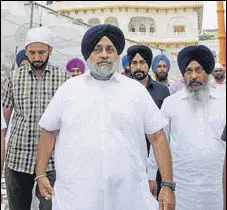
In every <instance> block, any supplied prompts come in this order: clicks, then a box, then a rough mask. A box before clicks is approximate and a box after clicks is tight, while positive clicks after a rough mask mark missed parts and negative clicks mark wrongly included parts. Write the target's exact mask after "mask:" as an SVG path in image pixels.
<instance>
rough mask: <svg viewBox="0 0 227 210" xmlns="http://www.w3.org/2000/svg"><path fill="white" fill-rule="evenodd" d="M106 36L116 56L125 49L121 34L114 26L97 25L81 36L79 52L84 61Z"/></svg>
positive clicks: (123, 38)
mask: <svg viewBox="0 0 227 210" xmlns="http://www.w3.org/2000/svg"><path fill="white" fill-rule="evenodd" d="M104 36H106V37H107V38H108V39H109V40H110V41H111V42H112V43H113V45H114V46H115V48H116V49H117V53H118V55H120V54H121V53H122V51H123V50H124V47H125V37H124V34H123V32H122V31H121V30H120V29H119V28H118V27H116V26H113V25H110V24H102V25H97V26H94V27H92V28H90V29H89V30H88V31H87V32H86V33H85V34H84V36H83V39H82V43H81V51H82V55H83V56H84V59H85V60H87V59H88V58H89V56H90V54H91V52H92V51H93V50H94V48H95V46H96V45H97V43H98V42H99V41H100V39H102V38H103V37H104Z"/></svg>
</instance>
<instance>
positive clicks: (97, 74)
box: [87, 58, 120, 80]
mask: <svg viewBox="0 0 227 210" xmlns="http://www.w3.org/2000/svg"><path fill="white" fill-rule="evenodd" d="M119 62H120V58H118V59H117V60H116V61H114V62H112V63H111V64H107V65H105V66H100V67H99V66H98V64H97V63H93V62H92V61H91V60H90V59H88V60H87V66H88V68H89V70H90V72H91V75H92V76H93V77H94V78H95V79H97V80H109V79H110V77H111V76H112V75H113V74H114V73H115V72H118V71H119Z"/></svg>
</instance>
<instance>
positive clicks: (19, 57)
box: [16, 49, 28, 67]
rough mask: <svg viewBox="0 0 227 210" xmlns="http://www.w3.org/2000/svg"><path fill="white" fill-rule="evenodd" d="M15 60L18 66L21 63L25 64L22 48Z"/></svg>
mask: <svg viewBox="0 0 227 210" xmlns="http://www.w3.org/2000/svg"><path fill="white" fill-rule="evenodd" d="M16 62H17V66H18V67H20V66H21V65H25V64H26V63H27V62H28V61H27V56H26V50H25V49H22V50H21V51H19V52H18V53H17V56H16Z"/></svg>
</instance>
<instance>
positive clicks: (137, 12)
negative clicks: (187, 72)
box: [47, 1, 203, 53]
mask: <svg viewBox="0 0 227 210" xmlns="http://www.w3.org/2000/svg"><path fill="white" fill-rule="evenodd" d="M47 6H48V7H51V8H52V9H54V10H57V11H59V12H63V13H64V14H66V15H69V16H71V17H74V18H77V19H80V20H81V21H83V22H84V23H87V24H89V25H98V24H104V23H109V24H113V25H116V26H118V27H119V28H121V29H122V30H123V32H124V34H125V37H126V38H127V39H128V40H133V41H136V42H138V43H143V44H147V45H150V46H152V47H156V48H163V49H165V50H168V51H169V52H174V53H177V52H178V51H179V50H180V49H182V48H183V47H186V46H188V45H196V44H198V41H199V34H200V33H201V27H202V17H203V1H160V2H158V1H139V2H137V1H112V2H111V1H110V2H109V1H49V2H47Z"/></svg>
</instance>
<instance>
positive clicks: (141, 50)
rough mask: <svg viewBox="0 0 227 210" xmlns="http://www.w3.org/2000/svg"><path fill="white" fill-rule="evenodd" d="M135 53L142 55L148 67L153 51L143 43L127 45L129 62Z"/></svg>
mask: <svg viewBox="0 0 227 210" xmlns="http://www.w3.org/2000/svg"><path fill="white" fill-rule="evenodd" d="M137 53H138V54H140V56H141V57H143V59H144V60H145V61H146V62H147V65H148V67H149V69H150V67H151V61H152V58H153V53H152V51H151V49H150V48H149V47H147V46H145V45H134V46H131V47H129V48H128V50H127V56H128V62H129V64H131V62H132V59H133V58H134V57H135V56H136V54H137Z"/></svg>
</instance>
